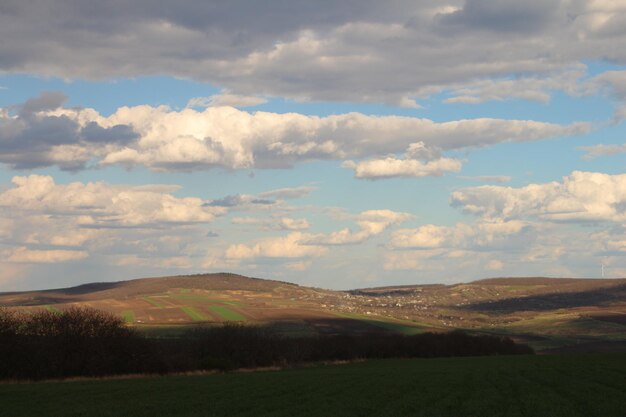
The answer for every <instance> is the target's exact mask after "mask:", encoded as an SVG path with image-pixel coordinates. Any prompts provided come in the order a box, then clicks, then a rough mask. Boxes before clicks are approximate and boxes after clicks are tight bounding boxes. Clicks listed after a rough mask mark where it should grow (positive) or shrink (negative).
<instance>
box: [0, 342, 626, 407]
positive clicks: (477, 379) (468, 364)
mask: <svg viewBox="0 0 626 417" xmlns="http://www.w3.org/2000/svg"><path fill="white" fill-rule="evenodd" d="M0 398H2V412H3V413H5V414H6V415H10V416H13V417H24V416H40V415H54V416H59V417H63V416H94V417H111V416H138V417H141V416H146V417H148V416H149V417H159V416H170V417H177V416H190V415H201V416H232V417H238V416H270V417H271V416H303V417H306V416H336V417H343V416H381V417H384V416H417V417H419V416H438V417H447V416H449V417H457V416H464V417H490V416H510V417H524V416H528V417H531V416H532V417H548V416H549V417H561V416H562V417H596V416H597V417H600V416H602V417H617V416H620V417H623V416H624V415H626V355H624V354H620V355H571V356H569V355H568V356H521V357H506V356H504V357H503V356H493V357H482V358H444V359H405V360H382V361H371V362H362V363H354V364H349V365H340V366H337V365H335V366H320V367H314V368H307V369H291V370H284V371H272V372H254V373H230V374H213V375H194V376H167V377H155V378H144V379H125V380H100V381H97V380H93V381H75V382H63V383H36V384H0ZM33 398H37V401H33Z"/></svg>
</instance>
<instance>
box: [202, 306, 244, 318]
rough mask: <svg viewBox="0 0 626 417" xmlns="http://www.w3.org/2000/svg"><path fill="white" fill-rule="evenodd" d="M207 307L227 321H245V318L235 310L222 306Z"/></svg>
mask: <svg viewBox="0 0 626 417" xmlns="http://www.w3.org/2000/svg"><path fill="white" fill-rule="evenodd" d="M209 309H210V310H211V311H212V312H214V313H215V314H217V315H218V316H220V317H222V318H223V319H225V320H228V321H246V318H245V317H244V316H242V315H241V314H239V313H237V312H236V311H233V310H231V309H230V308H228V307H224V306H210V307H209Z"/></svg>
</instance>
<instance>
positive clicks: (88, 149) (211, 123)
mask: <svg viewBox="0 0 626 417" xmlns="http://www.w3.org/2000/svg"><path fill="white" fill-rule="evenodd" d="M38 115H40V116H39V117H43V118H46V119H51V120H54V121H56V122H59V121H61V122H60V123H61V124H62V125H63V126H65V125H70V126H72V129H74V130H77V131H79V132H80V133H81V135H82V136H81V138H82V139H80V140H78V139H76V140H73V141H70V142H67V141H66V140H65V139H63V140H57V136H58V135H57V134H56V132H57V131H58V129H57V130H55V129H44V130H43V131H41V132H40V133H39V134H37V135H34V134H33V136H32V137H33V138H36V139H37V141H40V142H43V143H45V144H46V146H45V155H44V156H45V158H47V159H46V163H47V164H52V163H55V159H53V158H56V160H58V161H60V162H58V164H60V165H61V166H64V165H63V162H62V161H68V162H67V163H68V164H69V163H70V161H74V162H73V163H76V164H78V166H83V165H84V164H85V163H86V161H88V160H89V159H90V158H93V159H95V162H97V163H99V164H100V165H113V164H119V165H124V166H137V165H140V166H145V167H148V168H150V169H153V170H187V171H188V170H196V169H209V168H213V167H222V168H228V169H249V168H281V167H283V168H284V167H289V166H292V165H293V164H296V163H299V162H303V161H311V160H346V159H349V158H355V159H361V158H372V157H380V156H381V155H389V154H397V153H401V152H406V154H405V155H404V157H401V158H396V157H390V156H388V157H387V159H382V160H369V161H368V160H366V161H362V162H355V164H356V165H355V169H357V168H358V167H359V165H360V164H361V165H360V166H361V168H360V171H359V172H363V174H362V175H364V176H365V175H371V176H375V174H376V172H378V171H380V166H384V168H385V169H384V171H385V172H386V174H384V175H383V176H396V175H410V176H416V175H426V174H429V175H432V174H437V173H440V172H443V171H447V170H453V171H454V170H458V167H459V165H460V163H459V162H458V161H455V160H452V159H450V158H442V157H441V158H439V159H434V160H433V158H434V155H435V154H437V155H438V154H439V152H442V151H449V150H454V149H463V148H471V147H484V146H490V145H495V144H498V143H503V142H515V141H534V140H543V139H548V138H552V137H558V136H569V135H577V134H582V133H585V132H587V131H588V130H589V128H590V126H589V125H588V124H586V123H575V124H571V125H558V124H552V123H544V122H536V121H532V120H504V119H487V118H482V119H469V120H459V121H450V122H434V121H432V120H429V119H421V118H415V117H401V116H369V115H365V114H361V113H346V114H339V115H331V116H325V117H320V116H309V115H303V114H296V113H285V114H279V113H270V112H260V111H258V112H254V113H250V112H246V111H243V110H239V109H235V108H233V107H209V108H206V109H204V110H202V111H196V110H194V109H189V108H187V109H184V110H181V111H175V110H172V109H170V108H168V107H165V106H160V107H151V106H147V105H143V106H135V107H121V108H119V109H118V110H117V111H116V112H114V113H113V114H111V115H110V116H107V117H105V116H102V115H100V114H99V113H97V112H96V111H95V110H93V109H76V108H71V109H70V108H56V109H54V110H49V111H47V112H44V113H38ZM18 119H19V117H18ZM0 120H4V121H6V122H7V123H8V126H9V128H7V129H6V132H5V134H4V137H0V146H3V145H4V146H5V147H7V146H11V144H13V143H18V141H26V143H28V140H26V139H24V137H25V136H24V134H20V133H19V131H18V130H19V129H18V130H15V129H13V127H12V126H13V125H12V124H14V123H16V122H15V118H12V117H6V116H5V117H4V118H0ZM28 120H30V119H28ZM28 120H26V119H24V120H21V119H20V120H19V122H20V123H22V124H24V123H26V125H28V123H30V122H29V121H28ZM66 130H67V129H66ZM64 131H65V130H64ZM15 132H18V133H15ZM49 135H50V137H48V136H49ZM59 137H62V138H65V136H63V135H61V136H59ZM416 138H419V142H418V141H416ZM33 140H34V139H33ZM20 143H21V142H20ZM0 149H1V148H0ZM35 149H37V147H35V146H29V147H22V148H20V149H18V150H16V151H11V153H10V157H11V158H13V159H16V158H21V159H23V160H24V161H30V160H31V159H33V161H31V162H29V163H32V164H35V163H39V162H37V161H38V159H37V158H35V156H38V155H39V154H37V155H33V154H32V152H34V150H35ZM7 152H9V151H8V150H7ZM0 155H1V154H0ZM7 155H9V153H7ZM81 155H82V156H81ZM7 158H8V157H7ZM13 159H12V160H13ZM422 161H426V162H422ZM5 162H6V163H10V161H9V160H8V159H5ZM78 166H77V167H78ZM376 175H378V174H376ZM381 175H382V174H381Z"/></svg>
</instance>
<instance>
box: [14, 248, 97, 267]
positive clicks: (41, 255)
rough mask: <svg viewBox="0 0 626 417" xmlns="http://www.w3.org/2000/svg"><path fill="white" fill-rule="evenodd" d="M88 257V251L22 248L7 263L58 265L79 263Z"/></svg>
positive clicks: (16, 250)
mask: <svg viewBox="0 0 626 417" xmlns="http://www.w3.org/2000/svg"><path fill="white" fill-rule="evenodd" d="M87 256H89V254H88V253H87V252H86V251H79V250H62V249H51V250H36V249H28V248H27V247H25V246H20V247H18V248H15V249H14V250H13V251H12V252H11V254H10V255H9V256H8V258H7V261H8V262H23V263H56V262H69V261H77V260H80V259H84V258H86V257H87Z"/></svg>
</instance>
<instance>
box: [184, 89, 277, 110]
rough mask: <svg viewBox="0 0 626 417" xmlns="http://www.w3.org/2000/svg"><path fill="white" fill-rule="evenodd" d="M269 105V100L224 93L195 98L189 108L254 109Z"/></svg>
mask: <svg viewBox="0 0 626 417" xmlns="http://www.w3.org/2000/svg"><path fill="white" fill-rule="evenodd" d="M264 103H267V99H265V98H263V97H257V96H243V95H240V94H232V93H229V92H228V91H222V92H221V93H220V94H215V95H212V96H210V97H195V98H192V99H191V100H189V102H188V103H187V107H201V108H206V107H219V106H227V107H253V106H258V105H260V104H264Z"/></svg>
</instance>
